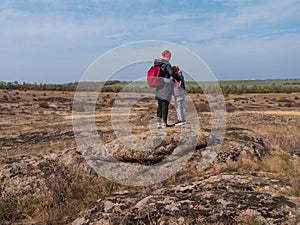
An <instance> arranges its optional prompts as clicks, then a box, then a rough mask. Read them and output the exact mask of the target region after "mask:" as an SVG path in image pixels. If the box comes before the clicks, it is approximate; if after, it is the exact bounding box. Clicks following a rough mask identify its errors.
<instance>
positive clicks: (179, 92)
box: [173, 66, 186, 126]
mask: <svg viewBox="0 0 300 225" xmlns="http://www.w3.org/2000/svg"><path fill="white" fill-rule="evenodd" d="M173 70H174V73H175V74H177V75H178V76H179V78H180V80H181V84H180V85H175V86H174V97H175V107H176V111H177V118H178V121H177V122H176V123H175V126H179V125H183V124H186V115H185V95H186V92H185V83H184V77H183V74H182V72H181V70H180V69H179V67H178V66H173Z"/></svg>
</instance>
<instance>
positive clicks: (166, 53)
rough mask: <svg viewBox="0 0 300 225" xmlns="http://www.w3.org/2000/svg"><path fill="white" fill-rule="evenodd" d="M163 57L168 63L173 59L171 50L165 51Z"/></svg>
mask: <svg viewBox="0 0 300 225" xmlns="http://www.w3.org/2000/svg"><path fill="white" fill-rule="evenodd" d="M161 55H162V56H163V57H164V58H165V59H166V60H168V61H169V60H170V59H171V52H170V51H169V50H164V51H163V52H162V53H161Z"/></svg>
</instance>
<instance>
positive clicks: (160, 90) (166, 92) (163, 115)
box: [154, 50, 180, 129]
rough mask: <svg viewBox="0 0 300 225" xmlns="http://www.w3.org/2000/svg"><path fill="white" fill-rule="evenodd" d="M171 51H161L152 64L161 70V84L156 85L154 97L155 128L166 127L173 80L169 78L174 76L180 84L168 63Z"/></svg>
mask: <svg viewBox="0 0 300 225" xmlns="http://www.w3.org/2000/svg"><path fill="white" fill-rule="evenodd" d="M170 59H171V52H170V51H169V50H165V51H163V52H162V57H161V58H158V59H155V60H154V66H159V67H160V70H161V74H162V77H161V78H160V79H161V80H162V81H163V83H164V84H163V85H162V86H159V87H156V92H155V99H157V103H158V107H157V128H158V129H160V128H166V127H167V126H168V125H167V119H168V111H169V104H170V100H171V97H172V95H173V91H174V85H175V82H174V81H173V80H171V79H170V78H171V77H172V78H174V79H175V80H176V81H177V82H179V84H180V78H179V76H178V75H177V74H175V73H174V70H173V68H172V66H171V64H170V62H169V61H170Z"/></svg>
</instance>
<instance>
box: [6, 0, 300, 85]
mask: <svg viewBox="0 0 300 225" xmlns="http://www.w3.org/2000/svg"><path fill="white" fill-rule="evenodd" d="M299 12H300V1H299V0H285V1H282V0H253V1H250V0H228V1H226V0H190V1H189V0H177V1H171V0H85V1H82V0H26V1H25V0H1V1H0V81H6V82H7V81H19V82H23V81H25V82H37V83H65V82H74V81H78V80H80V79H81V77H82V76H83V74H84V72H85V71H86V70H87V68H88V67H89V66H90V65H91V64H92V63H93V62H94V61H95V60H96V59H97V58H98V57H99V56H101V55H103V54H105V53H106V52H107V51H110V50H111V49H114V48H116V47H118V46H120V45H125V44H127V43H132V42H136V41H143V40H160V41H166V42H171V43H176V44H178V45H182V46H183V47H185V48H187V49H190V50H192V51H193V52H194V53H196V54H197V55H198V56H199V57H201V59H202V60H203V61H204V62H205V63H206V64H207V65H208V66H209V67H210V69H211V70H212V71H213V73H214V74H215V76H216V78H217V79H218V80H241V79H283V78H300V63H299V62H300V13H299ZM163 50H164V49H161V51H163ZM159 56H160V51H159V52H158V53H157V57H159ZM175 57H176V52H174V53H173V58H175ZM187 60H188V59H187ZM111 63H112V64H113V63H114V62H113V61H112V62H111ZM171 63H172V60H171ZM147 66H148V65H147ZM144 68H145V69H146V67H144ZM139 70H143V68H139ZM133 71H134V70H133ZM123 74H124V76H120V79H121V80H132V79H134V78H133V77H131V76H132V75H131V74H125V73H123ZM145 74H146V72H145Z"/></svg>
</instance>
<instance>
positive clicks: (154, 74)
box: [147, 66, 163, 87]
mask: <svg viewBox="0 0 300 225" xmlns="http://www.w3.org/2000/svg"><path fill="white" fill-rule="evenodd" d="M158 77H161V73H160V66H151V68H150V69H149V70H148V73H147V81H148V85H149V86H150V87H159V86H162V85H163V82H162V81H159V79H158Z"/></svg>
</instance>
